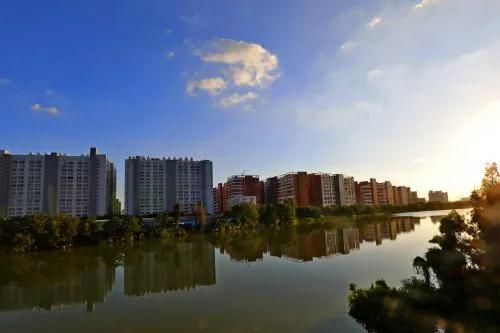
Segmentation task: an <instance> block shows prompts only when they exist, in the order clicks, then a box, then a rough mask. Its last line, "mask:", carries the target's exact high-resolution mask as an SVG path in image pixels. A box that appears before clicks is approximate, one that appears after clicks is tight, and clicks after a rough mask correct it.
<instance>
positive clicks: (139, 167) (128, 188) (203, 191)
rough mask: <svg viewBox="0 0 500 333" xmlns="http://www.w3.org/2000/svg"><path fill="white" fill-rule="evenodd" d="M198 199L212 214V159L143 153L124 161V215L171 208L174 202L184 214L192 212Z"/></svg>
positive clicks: (172, 208)
mask: <svg viewBox="0 0 500 333" xmlns="http://www.w3.org/2000/svg"><path fill="white" fill-rule="evenodd" d="M200 202H201V203H202V204H203V206H204V207H205V211H206V212H207V214H213V212H214V207H213V171H212V161H208V160H202V161H195V160H193V158H190V159H188V158H184V159H181V158H179V159H175V158H174V159H171V158H168V159H166V158H161V159H160V158H150V157H143V156H136V157H129V158H128V159H127V160H126V161H125V211H126V213H127V214H128V215H149V214H156V213H160V212H165V211H167V212H172V211H173V210H174V207H175V205H176V204H177V203H178V204H179V205H180V208H181V211H182V212H183V213H184V214H192V213H194V211H195V209H196V207H197V205H198V204H199V203H200Z"/></svg>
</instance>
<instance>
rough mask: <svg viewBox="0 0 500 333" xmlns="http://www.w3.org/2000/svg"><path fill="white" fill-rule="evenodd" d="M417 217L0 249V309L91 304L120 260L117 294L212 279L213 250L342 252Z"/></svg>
mask: <svg viewBox="0 0 500 333" xmlns="http://www.w3.org/2000/svg"><path fill="white" fill-rule="evenodd" d="M418 223H420V219H419V218H414V217H400V218H395V219H392V220H388V221H381V222H377V223H360V224H359V225H356V226H354V225H352V226H347V227H342V228H334V227H328V228H326V227H285V228H271V229H254V230H251V231H247V232H244V233H242V232H241V233H240V232H235V233H229V234H224V235H219V236H209V237H205V236H202V235H192V236H191V237H190V238H189V239H188V240H183V241H170V242H152V243H147V244H141V245H136V246H131V247H89V248H76V249H73V250H72V251H59V252H38V253H32V254H26V255H1V256H0V267H1V270H0V311H3V312H4V311H14V310H33V309H46V310H51V309H53V308H55V307H61V306H63V305H70V304H84V305H85V306H86V309H87V310H89V311H93V310H94V307H95V304H97V303H102V302H104V301H105V299H106V296H107V295H108V293H110V292H111V290H112V288H113V286H114V285H115V279H116V273H115V272H116V269H117V268H118V267H123V290H122V291H118V292H121V293H122V294H123V295H125V296H129V297H138V296H144V295H147V294H151V293H166V292H168V293H170V292H175V291H186V290H191V289H194V288H196V287H198V286H211V285H214V284H215V283H216V267H215V262H216V260H215V250H216V248H218V250H219V251H220V253H223V254H226V255H227V256H229V257H230V258H231V260H233V261H243V262H251V261H260V260H263V258H264V256H265V255H269V256H273V257H280V258H284V259H289V260H293V261H312V260H314V259H315V258H323V257H330V256H333V255H344V254H348V253H350V252H351V251H356V250H358V249H360V244H362V243H363V242H375V243H376V244H377V245H380V244H382V243H383V241H384V240H394V239H396V238H397V235H398V234H400V233H404V232H412V231H414V230H415V225H416V224H418Z"/></svg>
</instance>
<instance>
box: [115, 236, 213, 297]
mask: <svg viewBox="0 0 500 333" xmlns="http://www.w3.org/2000/svg"><path fill="white" fill-rule="evenodd" d="M196 238H197V239H196V240H192V241H189V242H172V243H171V244H169V245H164V246H158V245H153V246H150V247H148V246H141V247H139V248H135V249H133V250H132V251H130V253H126V254H125V258H124V272H125V274H124V279H125V281H124V285H125V287H124V291H125V294H126V295H128V296H143V295H145V294H149V293H161V292H170V291H176V290H188V289H192V288H195V287H196V286H210V285H213V284H215V254H214V253H215V252H214V246H213V245H212V244H211V243H209V242H208V241H207V240H206V239H205V238H204V237H196Z"/></svg>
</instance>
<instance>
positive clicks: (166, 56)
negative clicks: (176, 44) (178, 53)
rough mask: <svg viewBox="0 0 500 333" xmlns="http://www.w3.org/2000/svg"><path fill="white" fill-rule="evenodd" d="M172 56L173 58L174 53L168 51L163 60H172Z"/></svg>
mask: <svg viewBox="0 0 500 333" xmlns="http://www.w3.org/2000/svg"><path fill="white" fill-rule="evenodd" d="M174 56H175V52H174V51H168V52H167V53H166V54H165V58H167V59H172V58H173V57H174Z"/></svg>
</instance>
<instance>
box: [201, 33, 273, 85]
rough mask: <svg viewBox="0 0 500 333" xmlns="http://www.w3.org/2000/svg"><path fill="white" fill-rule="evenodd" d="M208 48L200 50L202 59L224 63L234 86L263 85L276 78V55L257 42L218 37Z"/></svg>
mask: <svg viewBox="0 0 500 333" xmlns="http://www.w3.org/2000/svg"><path fill="white" fill-rule="evenodd" d="M209 49H210V50H209V51H208V52H202V55H201V58H202V60H203V61H205V62H208V63H219V64H223V65H226V66H227V70H228V71H229V73H230V76H231V78H232V82H233V84H235V85H236V86H250V87H253V86H263V85H264V84H265V83H268V82H273V81H274V80H276V79H277V78H278V74H277V73H276V70H277V68H278V57H277V56H276V55H275V54H272V53H271V52H269V51H268V50H266V49H265V48H264V47H262V46H261V45H259V44H255V43H249V42H245V41H237V40H232V39H218V40H215V41H213V42H212V43H211V44H210V46H209Z"/></svg>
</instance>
